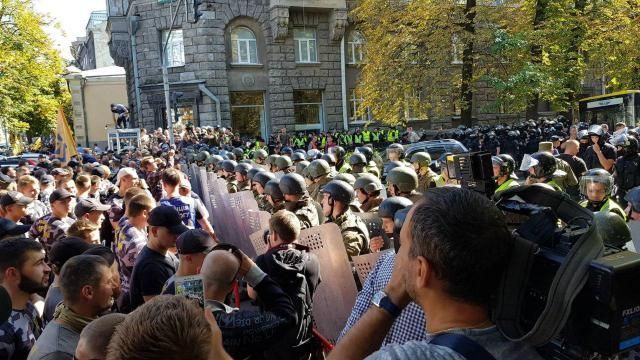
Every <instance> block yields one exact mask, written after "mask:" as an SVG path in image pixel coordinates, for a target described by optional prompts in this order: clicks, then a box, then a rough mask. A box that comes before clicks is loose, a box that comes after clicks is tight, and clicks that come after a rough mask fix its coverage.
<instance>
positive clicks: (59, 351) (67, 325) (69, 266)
mask: <svg viewBox="0 0 640 360" xmlns="http://www.w3.org/2000/svg"><path fill="white" fill-rule="evenodd" d="M113 286H114V281H113V276H112V273H111V271H110V269H109V264H108V263H107V262H106V261H105V260H104V259H103V258H101V257H99V256H95V255H78V256H74V257H73V258H71V259H69V260H67V262H66V263H65V264H64V266H63V267H62V271H61V272H60V288H61V290H62V296H63V301H62V303H60V304H59V305H58V307H56V311H55V313H54V315H53V321H51V322H50V323H49V324H48V325H47V327H45V329H44V331H43V332H42V335H40V337H39V338H38V341H37V342H36V343H35V345H34V346H33V349H32V350H31V353H30V354H29V360H39V359H65V358H69V359H71V358H73V355H74V354H75V350H76V346H77V345H78V340H79V338H80V332H82V329H84V327H85V326H87V325H88V324H89V323H90V322H91V321H93V320H94V319H96V318H98V316H100V314H102V313H103V312H105V311H107V310H109V309H110V308H111V306H113V303H114V298H113Z"/></svg>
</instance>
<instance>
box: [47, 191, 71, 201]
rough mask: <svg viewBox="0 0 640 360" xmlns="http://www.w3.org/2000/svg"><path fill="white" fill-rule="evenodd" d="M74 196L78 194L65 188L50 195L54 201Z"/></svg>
mask: <svg viewBox="0 0 640 360" xmlns="http://www.w3.org/2000/svg"><path fill="white" fill-rule="evenodd" d="M72 197H76V196H75V195H73V194H72V193H70V192H68V191H67V190H65V189H58V190H55V191H54V192H52V193H51V195H49V202H50V203H53V202H54V201H58V200H64V199H68V198H72Z"/></svg>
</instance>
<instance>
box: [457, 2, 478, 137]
mask: <svg viewBox="0 0 640 360" xmlns="http://www.w3.org/2000/svg"><path fill="white" fill-rule="evenodd" d="M464 17H465V22H464V32H465V36H464V50H463V53H462V85H461V86H460V94H461V98H462V110H461V120H462V123H463V124H464V125H465V126H468V127H470V126H473V124H472V120H473V89H472V87H473V83H472V82H473V48H474V42H475V33H476V24H475V19H476V0H467V3H466V5H465V9H464Z"/></svg>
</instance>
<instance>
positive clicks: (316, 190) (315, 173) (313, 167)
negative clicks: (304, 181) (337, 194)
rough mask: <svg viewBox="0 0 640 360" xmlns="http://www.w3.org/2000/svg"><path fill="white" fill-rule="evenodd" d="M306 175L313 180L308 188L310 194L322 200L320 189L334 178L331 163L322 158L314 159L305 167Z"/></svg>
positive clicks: (319, 200) (318, 200) (316, 199)
mask: <svg viewBox="0 0 640 360" xmlns="http://www.w3.org/2000/svg"><path fill="white" fill-rule="evenodd" d="M305 175H306V177H307V178H308V179H309V180H311V182H312V183H311V185H309V186H308V188H307V190H308V191H309V196H311V198H312V199H314V200H315V201H317V202H318V203H320V202H321V201H322V194H321V193H320V190H322V187H324V186H325V185H326V184H328V183H329V181H331V180H333V176H332V174H331V167H330V166H329V163H327V162H326V161H324V160H322V159H318V160H313V161H312V162H311V163H309V166H308V167H307V168H306V169H305Z"/></svg>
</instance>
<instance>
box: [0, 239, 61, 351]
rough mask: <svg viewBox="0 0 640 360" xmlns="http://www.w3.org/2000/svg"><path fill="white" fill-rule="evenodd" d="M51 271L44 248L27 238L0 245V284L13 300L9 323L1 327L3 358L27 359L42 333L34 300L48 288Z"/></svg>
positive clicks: (0, 338)
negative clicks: (37, 294)
mask: <svg viewBox="0 0 640 360" xmlns="http://www.w3.org/2000/svg"><path fill="white" fill-rule="evenodd" d="M50 271H51V269H50V268H49V266H48V265H47V263H46V262H45V253H44V249H43V248H42V245H40V244H39V243H38V242H35V241H33V240H30V239H26V238H18V239H9V240H2V241H0V281H1V283H0V284H1V285H2V287H3V288H4V289H5V290H6V291H7V292H8V293H9V297H10V299H11V309H12V310H11V315H10V317H9V320H8V321H6V322H5V323H3V324H1V325H0V358H2V359H8V360H19V359H26V358H27V355H28V354H29V351H30V350H31V348H32V346H33V345H34V343H35V342H36V339H37V338H38V337H39V336H40V334H41V333H42V329H43V327H44V325H43V321H42V318H41V317H40V314H39V313H38V311H37V310H36V307H35V306H34V305H33V303H32V302H31V297H32V296H33V295H34V294H36V293H38V292H40V291H43V290H46V288H47V285H49V273H50Z"/></svg>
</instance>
